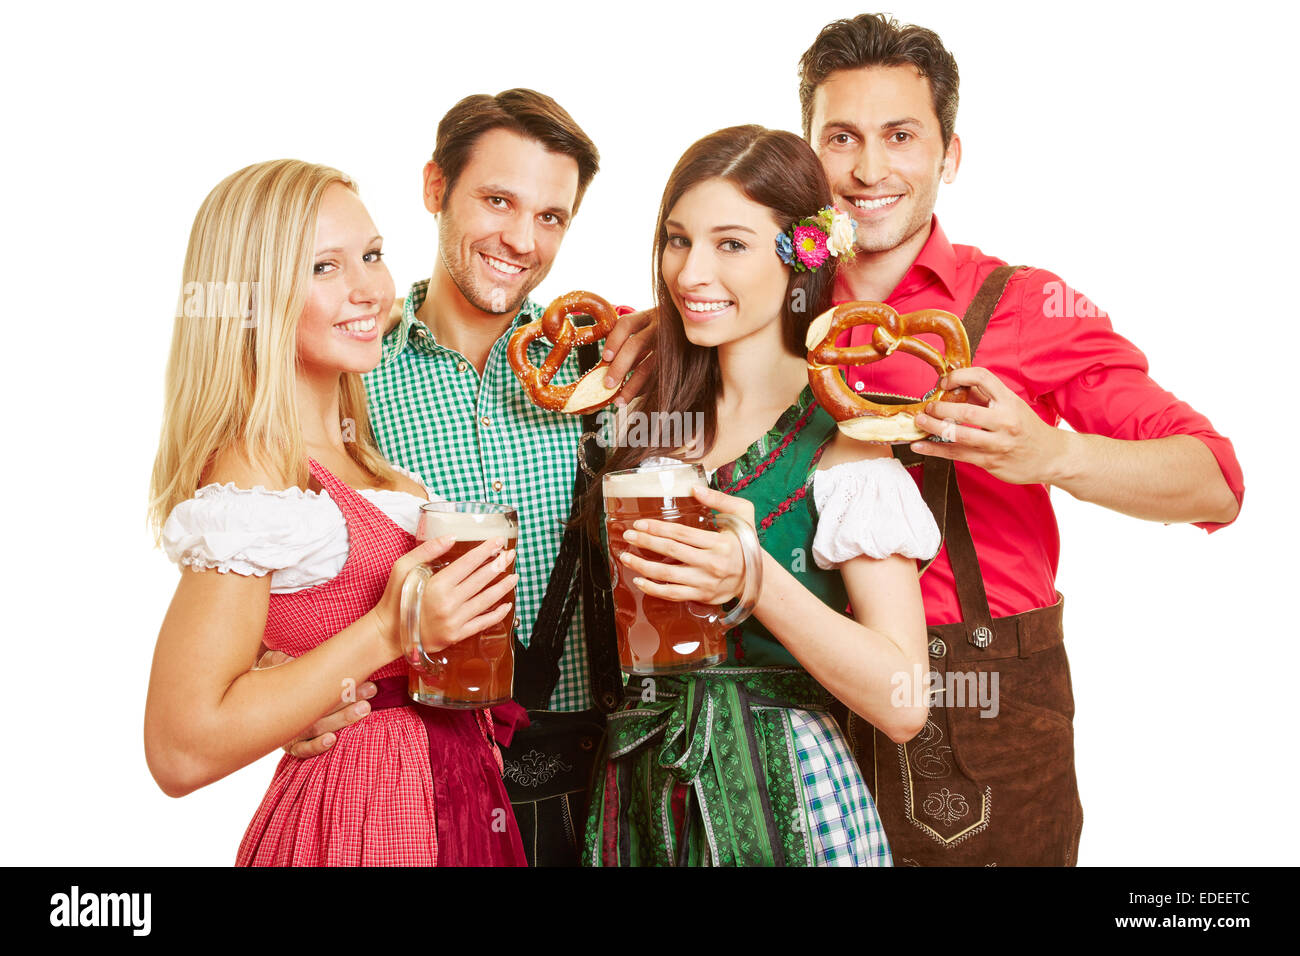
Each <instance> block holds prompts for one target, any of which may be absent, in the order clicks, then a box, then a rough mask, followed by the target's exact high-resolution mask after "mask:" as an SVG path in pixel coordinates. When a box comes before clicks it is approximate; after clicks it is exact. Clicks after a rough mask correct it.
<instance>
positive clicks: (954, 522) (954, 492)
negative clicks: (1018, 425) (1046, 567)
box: [894, 266, 1021, 648]
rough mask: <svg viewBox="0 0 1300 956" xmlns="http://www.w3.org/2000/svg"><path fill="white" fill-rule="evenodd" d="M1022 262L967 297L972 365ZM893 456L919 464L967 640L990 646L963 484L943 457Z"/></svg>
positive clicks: (898, 450)
mask: <svg viewBox="0 0 1300 956" xmlns="http://www.w3.org/2000/svg"><path fill="white" fill-rule="evenodd" d="M1020 268H1021V266H998V268H996V269H994V270H993V271H992V272H991V273H989V275H988V277H987V278H986V279H985V280H984V282H983V284H982V285H981V286H980V288H979V291H978V292H976V293H975V298H974V299H972V300H971V304H970V306H969V307H968V308H967V309H966V314H965V315H964V316H962V325H964V326H965V327H966V336H967V338H968V339H970V350H971V362H972V364H975V354H976V350H977V349H978V348H979V343H980V340H981V339H982V338H983V337H984V330H985V329H987V328H988V324H989V319H990V318H992V316H993V310H994V309H996V308H997V305H998V302H1000V301H1001V299H1002V294H1003V293H1004V292H1005V291H1006V288H1007V283H1008V282H1010V281H1011V276H1012V275H1014V274H1015V272H1016V270H1017V269H1020ZM894 456H895V457H896V458H898V460H899V461H900V462H902V463H903V464H904V465H907V466H909V467H910V466H911V465H915V464H920V465H921V466H922V471H921V497H922V498H923V499H924V500H925V503H926V504H927V505H928V506H929V508H930V510H931V512H933V514H934V520H935V522H936V523H937V524H938V525H939V533H940V534H941V535H943V539H944V547H946V548H947V549H948V560H949V562H951V564H952V573H953V581H954V584H955V585H956V590H957V601H958V603H959V604H960V605H961V616H962V621H963V623H964V624H965V625H966V636H967V640H968V641H969V642H970V643H971V644H973V645H974V646H975V647H979V648H983V647H988V646H989V644H991V643H992V642H993V637H994V629H993V615H992V613H991V612H990V611H989V600H988V595H987V593H986V592H985V590H984V577H983V575H982V574H981V573H980V566H979V558H978V557H977V556H976V554H975V541H974V539H973V538H972V537H971V533H970V525H969V524H968V523H967V521H966V508H965V506H964V505H963V503H962V498H961V488H960V486H959V485H958V483H957V470H956V469H955V468H954V467H953V462H952V461H951V460H950V459H947V458H930V457H926V456H923V455H918V454H916V453H915V452H913V451H912V450H911V449H910V448H908V447H907V446H906V445H896V446H894Z"/></svg>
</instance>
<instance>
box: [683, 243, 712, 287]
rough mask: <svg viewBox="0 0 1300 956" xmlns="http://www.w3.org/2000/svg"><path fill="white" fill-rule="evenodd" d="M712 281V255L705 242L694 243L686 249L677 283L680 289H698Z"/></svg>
mask: <svg viewBox="0 0 1300 956" xmlns="http://www.w3.org/2000/svg"><path fill="white" fill-rule="evenodd" d="M712 281H713V255H712V251H711V250H710V249H709V247H708V245H707V244H706V243H695V244H693V245H692V246H691V247H690V248H689V249H688V250H686V258H685V260H684V261H683V262H682V270H681V272H679V273H677V285H678V286H679V287H680V288H682V289H699V288H703V287H704V286H706V285H708V284H709V283H710V282H712Z"/></svg>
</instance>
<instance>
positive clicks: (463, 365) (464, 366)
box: [456, 362, 469, 372]
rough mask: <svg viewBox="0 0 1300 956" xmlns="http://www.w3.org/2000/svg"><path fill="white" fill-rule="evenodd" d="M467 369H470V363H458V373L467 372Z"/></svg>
mask: <svg viewBox="0 0 1300 956" xmlns="http://www.w3.org/2000/svg"><path fill="white" fill-rule="evenodd" d="M467 368H469V363H468V362H457V363H456V371H458V372H463V371H465V369H467Z"/></svg>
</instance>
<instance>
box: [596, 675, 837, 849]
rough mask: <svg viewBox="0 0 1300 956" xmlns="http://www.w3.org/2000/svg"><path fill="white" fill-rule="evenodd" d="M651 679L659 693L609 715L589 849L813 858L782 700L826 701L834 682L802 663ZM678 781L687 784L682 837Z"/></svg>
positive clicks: (819, 706) (789, 703) (807, 705)
mask: <svg viewBox="0 0 1300 956" xmlns="http://www.w3.org/2000/svg"><path fill="white" fill-rule="evenodd" d="M633 680H634V681H635V680H636V679H635V678H633ZM653 680H654V685H653V695H652V699H651V700H648V701H643V702H639V703H638V705H637V706H636V707H634V708H633V709H630V710H624V711H619V712H617V713H614V714H611V715H610V716H609V739H608V747H609V762H610V767H607V768H606V772H605V773H604V774H602V776H601V777H600V778H598V781H597V786H596V791H595V792H594V793H593V794H592V801H591V811H590V815H589V818H588V826H587V833H586V840H585V844H586V845H585V853H584V856H585V858H586V860H587V861H588V862H589V863H591V864H594V865H600V864H601V863H602V862H613V861H612V860H611V861H604V860H603V857H604V856H605V855H606V854H605V853H604V847H605V846H606V841H607V840H608V841H612V844H613V846H614V847H617V850H618V854H617V855H618V858H619V859H618V862H619V863H620V864H623V865H632V866H647V865H649V866H675V865H706V864H712V865H714V866H773V865H777V866H780V865H788V866H805V865H811V864H812V862H813V852H812V845H811V840H810V835H809V834H808V833H807V832H806V820H807V812H806V807H804V805H803V787H802V783H801V781H800V778H799V771H798V757H797V754H796V752H795V746H794V738H793V735H792V733H791V731H790V722H789V720H788V718H787V716H786V714H785V713H784V711H785V710H788V709H799V710H809V711H824V710H825V709H826V707H827V704H828V697H827V694H826V691H825V690H823V689H822V687H821V686H820V685H819V684H818V683H817V682H816V681H815V680H813V679H812V678H811V677H809V676H808V674H807V673H806V672H805V671H803V670H799V669H796V668H774V667H748V668H746V667H721V666H719V667H710V668H706V669H704V670H701V671H696V672H695V673H693V674H690V675H685V676H682V677H671V676H670V677H656V678H653ZM646 686H647V687H648V686H649V685H646ZM628 689H629V691H631V692H633V693H635V690H636V685H635V683H633V684H631V685H629V688H628ZM611 768H612V770H611ZM611 780H612V781H613V782H614V786H610V781H611ZM678 784H684V785H686V786H687V787H688V788H689V790H688V795H687V807H686V811H687V823H686V826H685V828H684V839H683V840H682V841H681V842H680V845H679V841H678V838H677V834H676V833H675V832H674V830H675V828H674V826H673V815H672V806H671V803H672V797H673V792H674V790H675V788H676V785H678ZM611 791H612V792H611ZM611 799H612V800H613V801H614V802H615V803H616V806H615V807H611V806H610V805H609V804H610V801H611ZM611 810H612V811H615V812H611ZM615 820H616V823H615V822H613V821H615ZM607 827H609V828H610V829H611V830H613V829H614V828H616V830H617V832H606V829H607Z"/></svg>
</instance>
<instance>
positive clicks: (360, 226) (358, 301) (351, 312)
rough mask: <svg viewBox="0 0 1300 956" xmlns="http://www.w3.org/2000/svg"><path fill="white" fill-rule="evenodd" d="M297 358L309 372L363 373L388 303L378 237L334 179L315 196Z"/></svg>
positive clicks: (389, 284) (375, 358)
mask: <svg viewBox="0 0 1300 956" xmlns="http://www.w3.org/2000/svg"><path fill="white" fill-rule="evenodd" d="M312 249H313V253H312V270H311V273H312V274H311V278H310V280H308V281H309V285H308V287H307V301H306V304H305V305H304V307H303V311H302V317H301V318H300V319H299V321H298V363H299V365H300V366H301V367H302V368H303V369H304V371H306V372H307V373H308V374H310V373H311V372H326V373H331V372H368V371H369V370H370V369H372V368H374V367H375V366H376V365H378V364H379V355H380V336H379V320H380V319H381V318H383V317H384V316H386V315H387V314H388V310H389V309H390V308H392V305H393V295H394V290H393V277H392V276H391V275H389V273H388V266H386V265H384V262H383V251H382V249H383V239H382V237H380V236H379V234H378V231H377V230H376V229H375V224H374V223H373V222H371V221H370V214H369V213H368V212H366V207H365V206H363V205H362V204H361V200H360V199H359V198H357V194H356V193H354V192H353V191H352V190H351V189H348V188H347V187H346V186H341V185H339V184H337V183H335V184H334V185H332V186H330V187H329V188H328V189H326V190H325V193H324V194H323V195H322V196H321V202H320V209H319V210H318V211H317V213H316V238H315V242H314V244H313V246H312Z"/></svg>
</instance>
